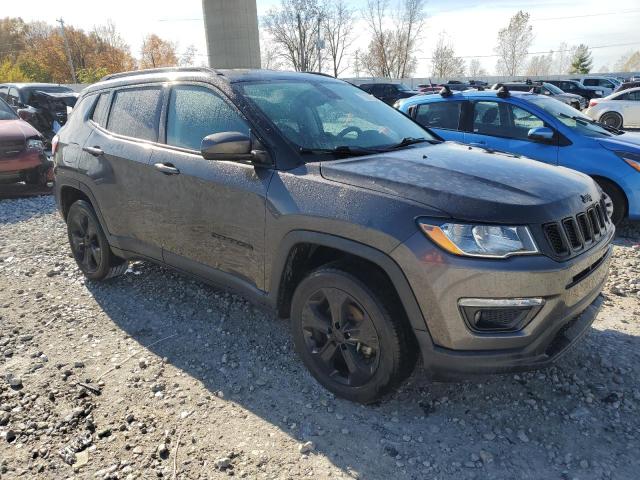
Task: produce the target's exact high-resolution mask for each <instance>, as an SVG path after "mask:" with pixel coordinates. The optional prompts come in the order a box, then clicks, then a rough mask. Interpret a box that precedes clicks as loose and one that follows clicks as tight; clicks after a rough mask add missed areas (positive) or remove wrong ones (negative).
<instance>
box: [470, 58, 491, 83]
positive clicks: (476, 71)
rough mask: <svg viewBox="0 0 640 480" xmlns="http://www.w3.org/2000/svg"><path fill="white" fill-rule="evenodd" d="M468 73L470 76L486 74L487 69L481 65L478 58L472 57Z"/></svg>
mask: <svg viewBox="0 0 640 480" xmlns="http://www.w3.org/2000/svg"><path fill="white" fill-rule="evenodd" d="M468 73H469V76H470V77H472V78H473V77H483V76H485V75H486V74H487V71H486V70H485V69H484V68H483V67H482V64H481V63H480V60H478V59H477V58H473V59H472V60H471V61H470V62H469V68H468Z"/></svg>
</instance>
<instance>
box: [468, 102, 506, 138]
mask: <svg viewBox="0 0 640 480" xmlns="http://www.w3.org/2000/svg"><path fill="white" fill-rule="evenodd" d="M500 125H501V121H500V110H499V108H498V102H476V103H475V107H474V112H473V132H474V133H478V134H481V135H500Z"/></svg>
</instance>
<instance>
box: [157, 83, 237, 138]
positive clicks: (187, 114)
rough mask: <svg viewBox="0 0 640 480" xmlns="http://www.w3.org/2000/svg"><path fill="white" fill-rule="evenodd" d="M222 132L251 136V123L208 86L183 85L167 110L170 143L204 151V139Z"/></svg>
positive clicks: (172, 94)
mask: <svg viewBox="0 0 640 480" xmlns="http://www.w3.org/2000/svg"><path fill="white" fill-rule="evenodd" d="M221 132H240V133H244V134H245V135H247V136H249V126H248V125H247V123H246V122H245V121H244V120H243V119H242V118H241V117H240V115H239V114H238V113H237V112H236V110H235V109H233V108H232V107H231V105H229V104H228V103H227V102H226V101H225V100H223V99H222V97H220V96H219V95H217V94H216V93H214V92H213V91H211V90H209V89H208V88H205V87H199V86H195V85H179V86H176V87H174V88H173V89H172V90H171V97H170V98H169V108H168V110H167V145H173V146H175V147H182V148H188V149H191V150H200V146H201V144H202V139H203V138H204V137H206V136H207V135H211V134H213V133H221Z"/></svg>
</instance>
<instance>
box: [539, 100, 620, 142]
mask: <svg viewBox="0 0 640 480" xmlns="http://www.w3.org/2000/svg"><path fill="white" fill-rule="evenodd" d="M528 100H529V101H530V102H531V103H533V104H534V105H537V106H538V107H540V108H542V109H543V110H544V111H546V112H547V113H549V114H550V115H553V116H554V117H555V118H556V119H558V120H559V121H561V122H562V123H563V124H565V125H566V126H567V127H569V128H570V129H571V130H573V131H575V132H576V133H577V134H580V135H587V136H588V137H612V136H614V133H613V132H611V131H609V130H607V129H605V128H604V127H603V126H602V125H600V124H599V123H597V122H594V121H593V120H591V119H590V118H589V117H587V116H586V115H584V114H582V113H580V112H579V111H578V110H576V109H575V108H573V107H570V106H569V105H567V104H566V103H562V102H560V101H558V100H554V99H553V98H548V97H532V98H531V99H528Z"/></svg>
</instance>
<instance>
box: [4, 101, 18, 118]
mask: <svg viewBox="0 0 640 480" xmlns="http://www.w3.org/2000/svg"><path fill="white" fill-rule="evenodd" d="M17 118H18V116H17V115H16V114H15V112H14V111H13V109H12V108H11V107H10V106H9V105H7V104H6V103H5V102H4V101H2V100H0V120H16V119H17Z"/></svg>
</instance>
